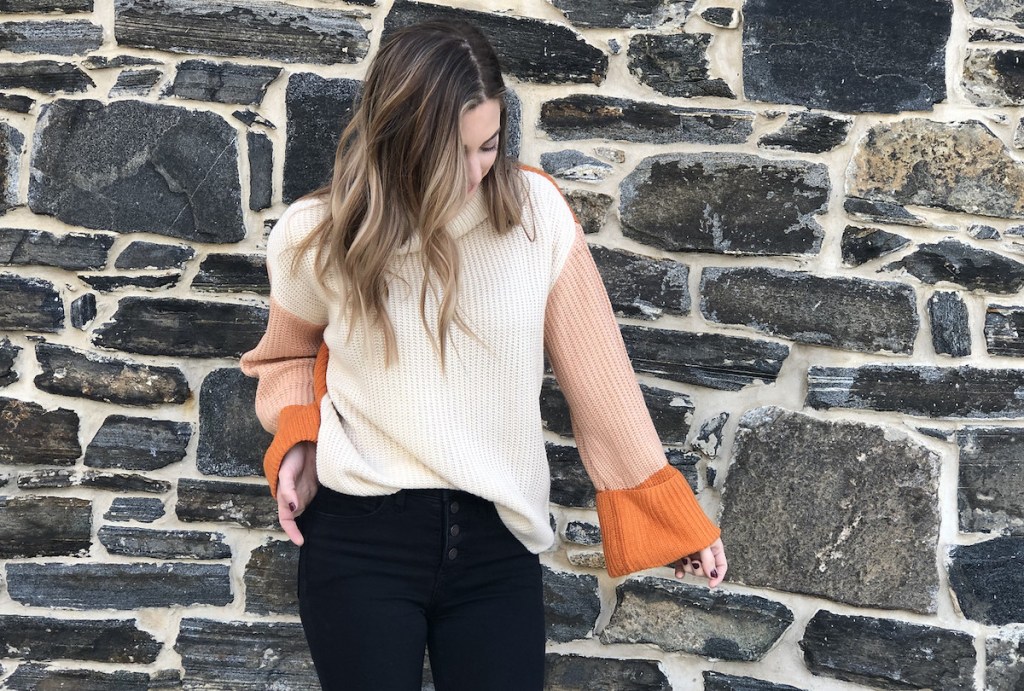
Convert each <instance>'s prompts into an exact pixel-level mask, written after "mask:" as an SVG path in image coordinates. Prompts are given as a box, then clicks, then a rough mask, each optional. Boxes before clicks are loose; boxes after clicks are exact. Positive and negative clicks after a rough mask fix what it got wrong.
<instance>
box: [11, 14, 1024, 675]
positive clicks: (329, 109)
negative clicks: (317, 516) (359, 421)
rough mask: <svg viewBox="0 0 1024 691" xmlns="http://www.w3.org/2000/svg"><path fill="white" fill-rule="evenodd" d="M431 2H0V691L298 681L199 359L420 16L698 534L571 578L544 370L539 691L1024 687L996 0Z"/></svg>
mask: <svg viewBox="0 0 1024 691" xmlns="http://www.w3.org/2000/svg"><path fill="white" fill-rule="evenodd" d="M448 4H450V5H453V6H454V5H457V6H458V9H453V8H450V7H446V6H442V5H440V4H433V3H431V4H428V3H426V2H416V1H413V0H378V4H373V0H366V1H362V0H359V1H356V0H354V1H353V2H351V3H342V2H327V1H323V0H303V1H301V2H300V1H299V0H296V1H295V2H288V3H286V2H274V1H271V0H248V1H247V2H238V3H234V4H232V3H226V2H216V1H214V0H8V1H6V2H0V9H2V10H3V11H4V15H3V21H2V22H0V51H2V53H0V214H2V220H0V224H2V230H0V263H2V264H3V265H4V267H3V269H2V270H0V328H2V329H3V331H4V336H3V338H2V340H0V386H2V387H3V388H2V390H0V463H2V464H3V467H2V477H0V485H2V489H0V558H2V559H3V563H2V570H3V571H2V586H0V651H2V652H0V657H2V659H0V667H2V675H3V677H2V684H3V685H4V688H10V689H30V688H36V687H39V686H46V688H57V687H58V686H60V687H61V688H75V689H117V690H122V689H124V690H126V689H148V688H178V687H182V688H188V689H239V688H276V689H300V688H313V687H315V680H314V677H313V676H312V673H311V669H310V665H309V661H308V656H307V654H306V652H305V651H304V643H303V639H302V635H301V631H300V627H299V624H298V620H297V617H296V615H295V611H296V607H295V601H294V586H293V583H292V578H293V575H294V570H295V563H296V550H295V549H294V548H293V547H292V546H291V545H290V544H289V543H287V542H285V541H284V540H283V535H282V534H281V533H280V532H278V531H277V530H275V510H274V504H273V502H272V501H271V500H270V498H269V496H268V492H267V490H266V488H265V484H264V482H263V480H262V479H261V478H260V477H259V473H260V457H261V453H262V449H263V448H264V446H265V445H266V443H267V435H266V434H265V433H264V432H263V431H262V430H261V429H260V427H259V425H258V423H257V421H256V420H255V418H254V415H253V412H252V397H253V392H254V382H253V381H251V380H248V379H246V378H245V377H243V376H242V375H241V374H240V372H239V370H238V368H237V358H238V356H239V354H240V353H242V352H244V351H245V350H247V349H248V348H250V347H251V346H252V345H253V344H255V343H256V341H257V339H258V338H259V336H260V334H261V331H262V329H263V325H264V320H265V318H266V314H267V308H266V295H267V277H266V272H265V267H264V260H263V254H262V252H263V248H264V247H265V241H266V235H267V231H268V229H269V228H270V226H271V225H272V224H273V222H274V220H275V219H276V218H277V217H278V216H279V215H280V214H281V212H282V211H283V210H284V208H285V207H286V205H287V204H288V203H289V202H290V201H292V200H294V199H296V198H298V197H299V196H301V195H302V194H303V193H305V192H306V191H308V190H310V189H311V188H313V187H315V186H317V185H318V184H319V183H320V182H322V181H323V180H324V178H325V176H326V174H327V172H328V168H329V166H330V162H331V158H332V154H333V148H334V142H335V141H336V137H337V134H338V131H339V128H340V126H341V124H342V123H343V122H344V121H345V120H346V118H348V117H349V115H350V112H351V107H352V103H353V99H354V98H355V96H356V95H357V93H358V90H359V85H360V82H359V80H360V79H361V78H362V77H363V75H364V74H365V70H366V65H367V61H368V59H369V58H370V57H371V56H372V55H373V54H374V52H375V50H376V48H377V46H378V45H379V42H380V39H381V36H383V35H387V33H388V32H389V31H392V30H393V29H394V28H395V27H399V26H402V25H405V24H409V23H412V22H415V21H417V20H419V19H421V18H426V17H430V16H438V15H440V16H461V17H466V18H468V19H470V20H472V21H474V22H476V23H477V24H478V25H480V26H481V27H482V28H483V29H484V31H485V32H487V33H488V34H489V35H490V36H491V38H492V39H493V41H494V42H495V44H496V45H497V47H498V50H499V51H500V53H501V55H502V58H503V61H504V65H505V67H506V70H507V73H508V75H509V82H510V84H511V85H512V87H513V88H514V94H513V95H512V96H510V99H509V107H510V108H511V109H512V110H513V112H514V114H515V117H514V118H513V121H514V122H513V124H514V131H515V133H516V136H515V141H513V142H510V147H511V148H512V149H513V151H518V152H519V153H520V155H521V157H522V160H523V161H525V162H526V163H529V164H533V165H542V166H543V167H544V168H546V169H547V170H548V171H549V172H550V173H551V174H552V175H554V176H555V177H556V178H558V179H559V181H560V184H562V186H563V188H564V190H565V194H566V196H567V197H568V199H569V200H570V202H571V203H572V204H573V206H574V207H575V208H576V210H577V213H578V214H579V216H580V218H581V220H582V221H583V223H584V224H585V226H586V229H587V231H588V233H590V235H589V239H590V241H591V242H592V245H593V248H594V256H595V258H596V260H597V262H598V264H599V266H600V268H601V271H602V273H603V275H604V277H605V280H606V284H607V287H608V290H609V292H610V295H611V298H612V301H613V303H614V306H615V309H616V310H617V312H618V314H619V316H620V317H621V323H622V333H623V336H624V339H625V342H626V346H627V348H628V349H629V352H630V355H631V357H632V359H633V363H634V366H635V368H636V371H637V373H638V377H639V379H640V381H641V382H642V383H643V385H644V392H645V395H646V397H647V401H648V403H649V405H650V408H651V411H652V414H653V416H654V418H655V421H656V424H657V426H658V429H659V431H660V433H661V435H662V439H663V441H664V442H665V444H666V447H667V451H668V454H669V458H670V460H671V462H672V464H673V465H675V466H676V467H678V469H679V471H680V472H682V473H684V475H685V476H686V478H687V479H688V480H689V481H690V482H691V483H692V484H693V485H694V487H695V488H697V489H698V491H699V496H700V498H701V501H702V503H703V505H704V506H705V508H706V509H707V510H708V512H709V513H710V514H711V515H713V516H717V517H718V518H719V519H720V521H721V524H722V527H723V531H724V538H725V542H726V544H727V546H728V547H729V550H730V552H729V554H730V557H731V570H730V573H729V580H728V581H727V583H726V584H725V585H724V586H723V587H722V588H721V589H718V590H716V591H714V592H709V591H707V590H706V589H705V588H703V587H701V586H700V585H699V584H698V583H696V582H690V581H687V582H676V581H674V580H672V579H671V573H670V572H669V571H668V570H666V569H653V570H651V571H650V572H648V573H646V574H642V575H637V576H634V577H630V578H627V579H621V580H612V579H609V578H608V577H607V575H606V574H605V573H604V571H603V569H602V565H603V557H602V553H601V545H600V542H601V536H600V532H599V530H598V529H597V527H596V515H595V512H594V511H593V506H594V494H593V489H592V487H591V486H590V485H589V483H588V482H587V481H586V479H585V476H584V475H583V473H582V468H581V466H580V463H579V458H578V456H577V454H576V452H575V449H574V447H573V445H572V442H571V439H570V437H571V428H570V426H569V424H568V415H567V410H566V408H565V403H564V399H563V398H562V396H561V393H560V391H559V389H558V387H557V384H556V383H555V382H554V381H549V382H548V383H547V384H546V385H545V387H544V391H543V395H542V400H541V404H542V407H543V411H544V418H545V420H546V425H547V428H548V432H547V435H548V440H549V456H550V460H551V468H552V476H553V488H552V490H553V491H552V500H553V502H554V503H553V505H552V509H551V512H552V520H553V521H554V522H555V523H556V525H557V533H558V536H559V538H558V543H557V545H556V546H555V548H554V549H553V550H552V551H550V552H549V553H546V554H544V555H543V562H544V564H545V567H546V569H545V579H546V587H547V608H548V627H549V637H550V647H549V652H550V654H549V658H548V688H550V689H584V688H585V689H615V690H620V689H621V690H636V691H640V690H649V689H700V688H704V689H708V690H715V691H723V690H733V691H739V690H752V689H757V690H769V689H774V690H781V689H803V690H805V691H809V690H811V689H851V688H878V689H925V688H927V689H988V690H991V691H1010V690H1020V689H1024V626H1022V623H1024V595H1022V593H1024V426H1022V425H1021V419H1022V418H1024V394H1022V392H1024V370H1022V369H1021V367H1020V363H1021V361H1020V360H1019V358H1021V357H1022V356H1024V335H1022V334H1024V300H1022V299H1021V296H1020V295H1021V289H1022V287H1024V154H1022V152H1021V149H1022V148H1024V119H1022V117H1021V116H1022V114H1024V112H1022V110H1021V106H1022V105H1024V10H1022V9H1021V5H1020V3H1019V2H1015V1H1014V0H849V1H847V2H833V3H824V2H818V1H817V0H746V1H745V2H743V1H742V0H684V1H680V2H672V1H671V0H551V2H550V3H548V2H546V1H545V0H505V1H503V2H496V1H494V0H469V1H467V2H458V3H455V2H452V3H448ZM427 678H428V679H429V676H428V677H427ZM427 685H428V686H429V681H428V682H427Z"/></svg>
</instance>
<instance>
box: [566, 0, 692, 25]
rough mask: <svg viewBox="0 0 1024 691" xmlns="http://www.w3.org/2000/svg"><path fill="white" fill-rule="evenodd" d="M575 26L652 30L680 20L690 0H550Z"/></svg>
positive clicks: (688, 7) (684, 15)
mask: <svg viewBox="0 0 1024 691" xmlns="http://www.w3.org/2000/svg"><path fill="white" fill-rule="evenodd" d="M552 2H553V4H554V5H555V7H557V8H558V9H560V10H561V11H562V14H564V15H565V18H566V19H568V20H569V21H570V22H572V23H573V24H575V25H576V26H582V27H607V28H621V29H653V28H654V27H656V26H659V25H661V24H664V23H665V22H667V21H669V20H671V19H673V18H675V19H677V20H680V21H681V20H683V19H685V18H686V14H687V12H689V10H690V8H691V7H693V0H683V1H682V2H679V1H674V0H552Z"/></svg>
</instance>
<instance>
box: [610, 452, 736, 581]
mask: <svg viewBox="0 0 1024 691" xmlns="http://www.w3.org/2000/svg"><path fill="white" fill-rule="evenodd" d="M597 516H598V519H599V520H600V522H601V536H602V540H603V542H604V558H605V562H606V563H607V565H608V575H610V576H625V575H626V574H629V573H633V572H634V571H641V570H643V569H648V568H651V567H652V566H665V565H666V564H670V563H672V562H674V561H675V560H677V559H679V558H680V557H685V556H688V555H690V554H693V553H694V552H699V551H700V550H702V549H704V548H705V547H707V546H708V545H710V544H711V543H712V542H714V541H715V540H717V539H718V537H719V535H720V534H721V533H720V531H719V529H718V528H717V527H716V526H715V525H714V524H713V523H712V522H711V521H709V520H708V517H707V516H706V515H704V511H703V510H702V509H701V508H700V504H698V503H697V498H696V497H695V496H693V492H692V491H691V490H690V486H689V485H688V484H687V483H686V480H685V479H684V478H683V475H682V473H680V472H679V471H678V470H676V469H675V468H673V467H672V466H670V465H666V466H665V467H664V468H662V469H661V470H659V471H658V472H656V473H655V474H654V475H652V476H651V477H649V478H647V480H645V481H644V482H643V483H641V484H640V485H638V486H636V487H633V488H632V489H612V490H604V491H602V492H598V493H597Z"/></svg>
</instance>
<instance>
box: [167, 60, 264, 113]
mask: <svg viewBox="0 0 1024 691" xmlns="http://www.w3.org/2000/svg"><path fill="white" fill-rule="evenodd" d="M280 74H281V68H280V67H273V66H271V65H239V64H235V63H230V62H212V61H210V60H183V61H182V62H180V63H178V69H177V71H176V72H175V73H174V81H173V82H171V84H170V85H169V86H168V87H167V89H166V90H165V92H164V95H165V96H177V97H178V98H188V99H192V100H194V101H212V102H214V103H241V104H243V105H259V104H260V103H261V102H262V101H263V96H264V95H265V94H266V93H267V87H268V86H270V83H271V82H273V81H274V80H275V79H277V78H278V76H279V75H280Z"/></svg>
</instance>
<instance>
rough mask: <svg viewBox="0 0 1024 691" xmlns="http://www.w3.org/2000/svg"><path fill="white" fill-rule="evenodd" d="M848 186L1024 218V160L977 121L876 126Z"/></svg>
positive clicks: (875, 196) (903, 200)
mask: <svg viewBox="0 0 1024 691" xmlns="http://www.w3.org/2000/svg"><path fill="white" fill-rule="evenodd" d="M929 1H934V0H929ZM904 21H906V18H904V19H902V20H901V22H904ZM844 88H846V87H844ZM846 188H847V189H846V192H847V194H849V195H850V196H853V197H860V198H864V199H869V200H873V201H880V202H889V203H894V204H903V205H918V206H931V207H937V208H940V209H948V210H950V211H962V212H964V213H968V214H978V215H982V216H996V217H999V218H1024V162H1021V161H1020V160H1019V159H1018V158H1016V157H1015V156H1014V155H1013V154H1012V153H1010V150H1009V149H1008V148H1007V147H1006V145H1005V144H1004V143H1003V141H1002V140H1001V139H1000V138H999V137H997V136H996V135H994V134H993V133H992V131H991V130H989V129H988V127H986V126H985V125H984V124H982V123H980V122H978V121H976V120H970V121H967V122H937V121H934V120H925V119H923V118H907V119H905V120H898V121H895V122H886V123H884V124H879V125H876V126H875V127H873V128H871V129H870V130H869V131H868V132H867V134H865V135H864V137H863V138H862V139H861V140H860V142H859V143H858V145H857V148H856V150H855V153H854V157H853V160H852V161H851V164H850V169H849V174H848V176H847V181H846Z"/></svg>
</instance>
